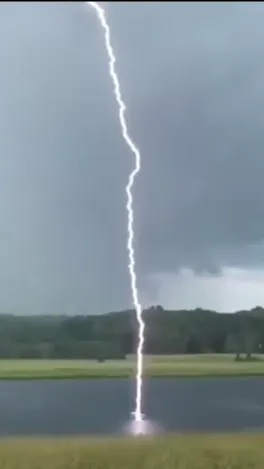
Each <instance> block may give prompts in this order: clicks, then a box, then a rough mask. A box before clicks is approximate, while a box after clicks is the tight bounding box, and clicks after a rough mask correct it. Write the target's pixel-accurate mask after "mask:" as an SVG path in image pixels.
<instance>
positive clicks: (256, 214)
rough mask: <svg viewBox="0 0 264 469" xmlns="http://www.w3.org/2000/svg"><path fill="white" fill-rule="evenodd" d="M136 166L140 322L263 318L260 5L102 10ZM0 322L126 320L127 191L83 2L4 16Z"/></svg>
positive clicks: (97, 38) (98, 39)
mask: <svg viewBox="0 0 264 469" xmlns="http://www.w3.org/2000/svg"><path fill="white" fill-rule="evenodd" d="M106 8H107V15H108V19H109V22H110V25H111V28H112V38H113V45H114V47H115V50H116V55H117V66H118V71H119V78H120V81H121V86H122V90H123V97H124V99H125V101H126V104H127V119H128V123H129V127H130V131H131V134H132V136H133V138H134V140H135V142H136V143H137V144H138V146H139V147H140V150H141V154H142V171H141V174H140V175H139V177H138V178H137V181H136V186H135V205H134V208H135V247H136V262H137V271H138V277H139V283H138V285H139V289H140V293H141V299H142V301H143V303H144V305H145V306H147V305H150V304H156V303H158V304H162V305H163V306H164V307H165V308H175V309H179V308H196V307H204V308H211V309H215V310H217V311H234V310H238V309H245V308H251V307H254V306H256V305H259V304H260V305H263V304H264V289H263V281H264V267H263V266H264V242H263V241H264V216H263V213H264V212H263V207H264V191H263V173H264V158H263V149H264V132H263V127H264V117H263V106H264V91H263V82H264V59H263V57H264V28H263V24H264V23H263V22H264V20H263V18H264V5H263V4H262V3H240V2H238V3H233V2H231V3H222V4H221V3H217V2H212V3H203V2H201V3H198V4H195V3H192V2H189V3H181V2H172V3H166V2H162V3H159V2H158V3H153V2H151V3H144V2H142V3H137V2H135V3H131V4H130V3H126V2H123V3H122V2H121V3H111V4H108V5H106ZM0 69H1V73H0V99H1V107H0V214H1V217H0V223H1V238H0V311H3V312H15V313H30V314H35V313H36V314H37V313H67V314H76V313H100V312H107V311H110V310H120V309H123V308H128V307H131V294H130V283H129V276H128V272H127V251H126V227H127V219H126V211H125V204H126V194H125V190H124V188H125V185H126V183H127V178H128V174H129V172H130V171H131V169H132V165H133V163H134V160H133V155H132V154H131V153H130V152H129V149H128V148H127V147H126V146H125V144H124V142H123V140H122V138H121V135H120V129H119V122H118V116H117V107H116V103H115V101H114V97H113V93H112V87H111V81H110V79H109V76H108V69H107V57H106V52H105V47H104V42H103V35H102V31H101V29H100V26H99V22H98V20H97V18H96V15H95V12H94V11H93V10H91V9H90V8H89V7H88V6H87V5H85V4H84V3H82V2H69V3H66V2H65V3H64V2H62V3H56V2H54V3H52V2H32V3H29V2H23V3H16V2H10V3H8V2H1V4H0Z"/></svg>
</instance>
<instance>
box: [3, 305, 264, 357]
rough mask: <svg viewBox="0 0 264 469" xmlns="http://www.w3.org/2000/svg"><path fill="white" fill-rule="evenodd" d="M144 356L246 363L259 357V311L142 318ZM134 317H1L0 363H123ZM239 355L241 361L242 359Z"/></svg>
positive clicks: (263, 342) (262, 323) (130, 347)
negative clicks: (228, 356)
mask: <svg viewBox="0 0 264 469" xmlns="http://www.w3.org/2000/svg"><path fill="white" fill-rule="evenodd" d="M143 317H144V320H145V323H146V336H145V337H146V341H145V350H144V351H145V353H147V354H158V355H162V354H187V353H234V354H235V356H236V357H237V359H239V358H240V357H241V356H242V354H244V355H245V356H246V357H248V358H250V357H251V355H252V354H254V353H263V352H264V309H262V308H261V307H256V308H254V309H252V310H250V311H238V312H237V313H217V312H214V311H208V310H203V309H195V310H180V311H171V310H170V311H167V310H164V309H163V308H162V307H161V306H155V307H151V308H149V309H147V310H145V311H144V312H143ZM136 332H137V323H136V315H135V312H134V311H131V310H129V311H122V312H118V313H109V314H104V315H78V316H43V315H42V316H16V315H11V314H10V315H9V314H2V315H0V358H43V359H48V358H51V359H52V358H54V359H55V358H57V359H60V358H65V359H66V358H76V359H77V358H78V359H82V358H83V359H85V358H87V359H95V360H99V361H101V360H106V359H122V358H125V357H126V356H127V355H129V354H133V353H135V349H136ZM244 355H243V356H244Z"/></svg>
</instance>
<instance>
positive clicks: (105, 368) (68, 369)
mask: <svg viewBox="0 0 264 469" xmlns="http://www.w3.org/2000/svg"><path fill="white" fill-rule="evenodd" d="M135 367H136V362H135V358H134V357H128V358H127V359H126V360H109V361H105V362H103V363H99V362H97V361H95V360H94V361H92V360H0V379H65V378H71V379H73V378H125V377H132V376H134V375H135ZM144 373H145V375H146V376H156V377H173V376H190V377H195V376H198V377H199V376H208V377H209V376H257V375H264V360H263V359H262V358H261V356H260V357H258V360H256V361H252V362H245V361H242V362H239V361H238V362H236V361H234V356H233V355H209V354H208V355H175V356H163V357H161V356H148V357H146V358H145V367H144ZM263 469H264V467H263Z"/></svg>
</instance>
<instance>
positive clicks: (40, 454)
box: [0, 434, 264, 469]
mask: <svg viewBox="0 0 264 469" xmlns="http://www.w3.org/2000/svg"><path fill="white" fill-rule="evenodd" d="M18 468H19V469H263V468H264V435H246V434H244V435H225V436H222V435H213V436H210V435H209V436H206V435H203V436H194V435H193V436H192V435H187V436H165V437H159V438H146V437H143V438H129V439H128V438H120V439H118V438H116V439H101V440H100V439H85V438H74V439H28V440H14V439H12V440H4V439H2V440H0V469H18Z"/></svg>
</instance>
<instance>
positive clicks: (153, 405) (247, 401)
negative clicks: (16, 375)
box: [0, 377, 264, 436]
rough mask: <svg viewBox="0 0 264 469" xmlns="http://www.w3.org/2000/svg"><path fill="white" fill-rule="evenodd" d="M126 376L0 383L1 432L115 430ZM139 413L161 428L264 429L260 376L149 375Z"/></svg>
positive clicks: (128, 403)
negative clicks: (175, 376) (143, 413)
mask: <svg viewBox="0 0 264 469" xmlns="http://www.w3.org/2000/svg"><path fill="white" fill-rule="evenodd" d="M133 392H134V385H133V383H132V382H131V381H130V380H128V379H94V380H92V379H88V380H58V381H52V380H49V381H48V380H47V381H46V380H45V381H41V380H39V381H0V416H1V418H0V435H1V436H7V435H67V434H68V435H72V434H115V433H118V432H120V431H121V428H122V427H123V425H124V424H125V423H126V422H127V421H128V419H129V417H130V412H131V410H132V407H134V400H133ZM144 411H145V413H146V416H147V417H148V418H150V419H151V420H153V421H155V422H158V423H159V424H161V425H162V427H163V428H164V429H165V431H168V432H169V431H176V432H186V431H245V430H246V431H250V430H252V431H253V430H254V431H255V430H261V429H262V428H264V377H263V378H262V377H256V378H208V379H207V378H201V379H200V378H195V379H193V378H186V379H185V378H151V379H148V380H147V381H146V383H145V392H144Z"/></svg>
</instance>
